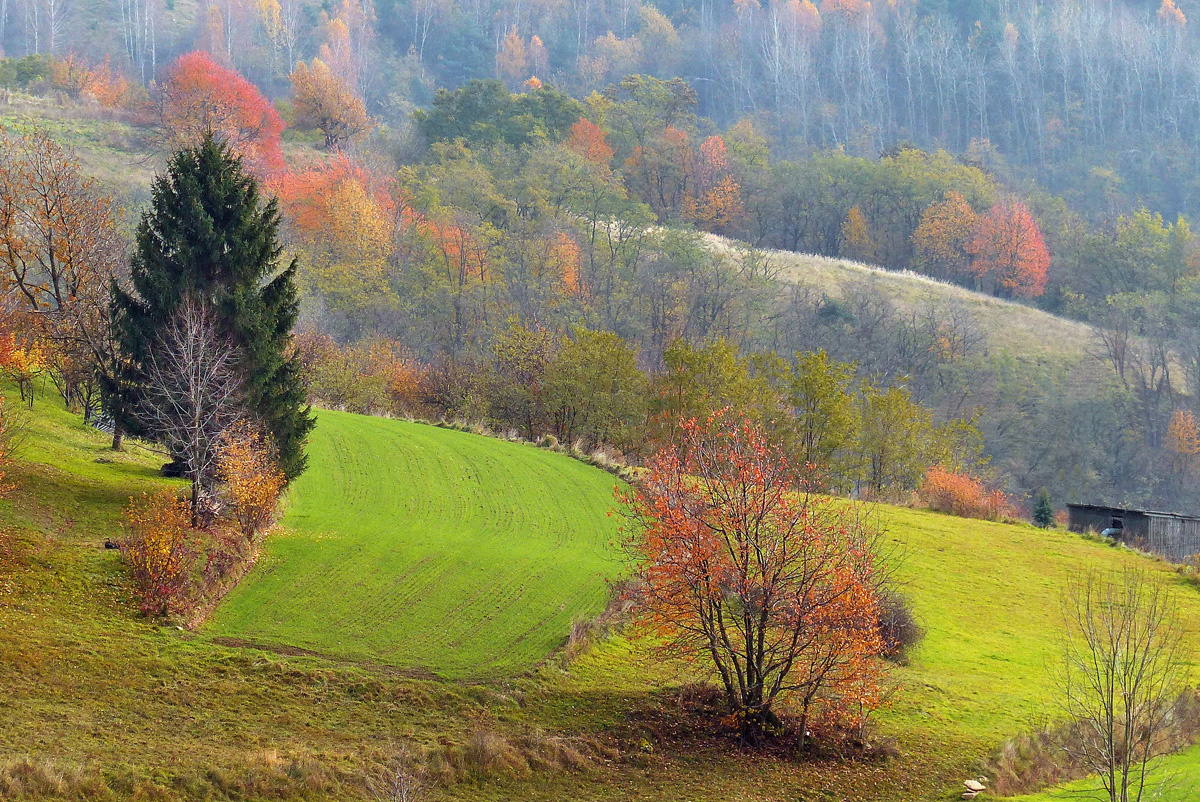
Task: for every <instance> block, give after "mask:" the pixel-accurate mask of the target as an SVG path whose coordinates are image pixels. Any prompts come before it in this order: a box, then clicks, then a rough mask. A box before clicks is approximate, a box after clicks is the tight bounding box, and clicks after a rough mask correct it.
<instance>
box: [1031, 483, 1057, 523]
mask: <svg viewBox="0 0 1200 802" xmlns="http://www.w3.org/2000/svg"><path fill="white" fill-rule="evenodd" d="M1033 522H1034V524H1036V525H1037V526H1040V527H1041V528H1043V529H1048V528H1049V527H1051V526H1053V525H1054V504H1053V502H1051V501H1050V491H1048V490H1047V489H1046V488H1044V487H1043V488H1042V489H1041V490H1040V491H1038V494H1037V498H1036V499H1034V502H1033Z"/></svg>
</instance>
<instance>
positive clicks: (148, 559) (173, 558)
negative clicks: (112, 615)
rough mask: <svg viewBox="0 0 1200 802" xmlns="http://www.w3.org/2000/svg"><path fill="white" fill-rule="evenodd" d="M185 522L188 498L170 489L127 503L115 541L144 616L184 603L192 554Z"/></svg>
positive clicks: (188, 517) (188, 519)
mask: <svg viewBox="0 0 1200 802" xmlns="http://www.w3.org/2000/svg"><path fill="white" fill-rule="evenodd" d="M191 520H192V512H191V507H190V506H189V504H188V502H187V501H185V500H184V499H181V498H179V496H178V494H177V493H176V492H175V491H174V490H173V489H171V488H164V489H162V490H159V491H158V492H157V493H155V494H153V495H148V494H145V493H143V494H142V497H141V498H140V499H138V500H134V499H130V501H129V507H128V508H127V509H126V510H125V516H124V525H125V531H126V536H125V539H124V540H122V541H121V543H120V544H119V545H120V548H121V555H122V556H123V557H124V558H125V561H126V562H127V563H128V565H129V575H130V578H131V579H132V580H133V587H134V593H135V594H136V595H137V597H138V601H139V602H140V604H141V608H142V612H143V613H145V614H146V615H166V614H167V613H170V612H179V611H181V610H182V609H183V607H184V605H185V603H186V601H187V595H188V589H189V588H190V587H191V580H192V566H193V563H194V562H195V559H196V553H197V552H196V549H195V547H194V544H193V542H192V541H193V536H192V529H191Z"/></svg>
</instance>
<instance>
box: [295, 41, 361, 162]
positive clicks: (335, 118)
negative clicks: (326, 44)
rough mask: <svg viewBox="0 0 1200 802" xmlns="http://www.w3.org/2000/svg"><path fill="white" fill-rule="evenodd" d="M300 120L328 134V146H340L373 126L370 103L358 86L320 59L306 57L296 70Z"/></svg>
mask: <svg viewBox="0 0 1200 802" xmlns="http://www.w3.org/2000/svg"><path fill="white" fill-rule="evenodd" d="M291 77H292V87H293V89H294V91H295V98H294V101H295V111H296V124H297V125H299V126H301V127H307V128H315V129H317V130H318V131H320V132H321V133H322V135H324V137H325V149H326V150H340V149H341V148H342V147H343V146H344V145H346V144H348V143H350V142H352V141H354V140H355V139H357V138H359V137H360V136H362V135H363V134H365V133H366V132H367V131H368V130H369V129H370V127H371V118H370V117H369V116H367V109H366V106H364V105H363V101H362V98H360V97H359V96H358V94H357V93H356V92H355V91H354V89H353V88H352V87H351V86H350V85H349V84H347V83H346V82H345V81H343V80H342V79H340V78H338V77H337V76H336V75H335V74H334V73H333V71H332V70H330V69H329V66H328V65H326V64H325V62H323V61H321V60H320V59H313V60H312V64H311V65H308V64H305V63H304V62H303V61H302V62H300V63H299V64H297V65H296V70H295V71H294V72H293V73H292V76H291Z"/></svg>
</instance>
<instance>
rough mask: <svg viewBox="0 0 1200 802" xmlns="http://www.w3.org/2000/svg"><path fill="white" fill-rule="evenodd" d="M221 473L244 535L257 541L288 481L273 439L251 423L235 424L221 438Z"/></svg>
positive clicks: (219, 475)
mask: <svg viewBox="0 0 1200 802" xmlns="http://www.w3.org/2000/svg"><path fill="white" fill-rule="evenodd" d="M217 476H218V477H219V478H220V479H221V481H223V482H225V484H226V487H227V488H228V491H229V501H230V505H231V507H232V510H233V517H234V518H235V519H236V520H237V523H238V526H239V527H240V528H241V531H242V534H243V535H244V536H245V537H246V540H248V541H250V540H253V539H254V536H255V535H257V534H258V533H260V532H262V531H264V530H266V528H267V527H269V526H270V525H271V521H272V518H273V517H274V515H275V509H276V507H277V506H278V505H279V494H280V493H281V492H283V487H284V481H285V480H284V476H283V471H281V470H280V469H279V466H278V465H277V464H276V462H275V458H274V455H273V453H272V449H271V447H270V443H269V441H268V440H267V439H266V438H265V437H264V436H263V435H262V434H261V433H260V432H259V431H257V430H256V429H254V428H253V427H252V426H250V425H249V424H246V423H244V422H241V423H237V424H235V425H234V426H233V427H232V428H230V430H229V431H227V432H225V434H224V435H223V436H222V438H221V445H220V451H219V456H218V461H217Z"/></svg>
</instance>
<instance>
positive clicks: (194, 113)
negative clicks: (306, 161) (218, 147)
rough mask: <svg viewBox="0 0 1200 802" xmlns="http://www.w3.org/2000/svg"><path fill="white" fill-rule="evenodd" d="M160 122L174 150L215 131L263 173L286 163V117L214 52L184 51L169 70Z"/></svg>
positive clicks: (165, 141)
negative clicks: (282, 143) (282, 138)
mask: <svg viewBox="0 0 1200 802" xmlns="http://www.w3.org/2000/svg"><path fill="white" fill-rule="evenodd" d="M157 115H158V126H159V134H160V137H161V138H162V140H163V144H164V145H166V146H167V147H168V148H170V149H171V150H178V149H179V148H181V147H186V146H188V145H191V144H194V143H195V142H197V141H199V140H200V138H201V137H202V136H203V135H204V134H206V133H208V132H209V131H212V132H213V133H215V134H217V135H218V136H220V137H222V138H223V139H225V140H226V141H227V142H228V143H229V144H230V145H231V146H233V148H234V149H235V150H237V151H238V152H239V153H240V154H241V155H242V156H243V157H245V158H246V160H247V161H248V162H249V163H250V166H251V167H253V168H255V169H256V170H258V171H259V172H273V171H276V170H279V169H282V167H283V152H282V150H281V148H280V136H281V135H282V133H283V128H284V124H283V120H282V119H280V117H279V114H278V112H276V111H275V107H274V106H272V105H271V102H270V101H269V100H267V99H266V98H265V97H263V96H262V94H261V93H260V92H259V91H258V89H257V88H256V87H255V86H254V84H252V83H250V82H249V81H247V80H246V79H245V78H243V77H242V76H241V75H239V74H238V73H237V72H235V71H233V70H230V69H227V68H225V67H222V66H221V65H219V64H217V63H216V62H215V61H213V60H212V57H211V56H209V54H207V53H204V52H201V51H194V52H192V53H188V54H186V55H183V56H180V57H179V60H178V61H176V62H175V63H174V64H173V65H172V66H171V67H170V68H169V69H168V70H167V75H166V79H165V80H164V81H163V85H162V91H161V92H160V93H159V97H158V109H157Z"/></svg>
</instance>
